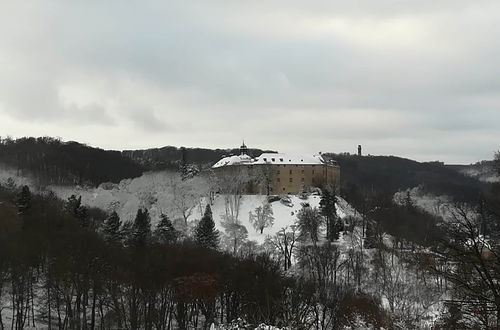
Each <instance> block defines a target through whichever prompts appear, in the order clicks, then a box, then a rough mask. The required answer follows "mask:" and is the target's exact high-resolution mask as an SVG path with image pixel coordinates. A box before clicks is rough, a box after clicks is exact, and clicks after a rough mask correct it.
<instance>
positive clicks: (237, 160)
mask: <svg viewBox="0 0 500 330" xmlns="http://www.w3.org/2000/svg"><path fill="white" fill-rule="evenodd" d="M251 163H252V158H251V157H250V156H248V155H235V156H229V157H224V158H222V159H221V160H219V161H218V162H217V163H215V165H214V166H212V167H213V168H216V167H222V166H228V165H243V164H251Z"/></svg>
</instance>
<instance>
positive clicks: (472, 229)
mask: <svg viewBox="0 0 500 330" xmlns="http://www.w3.org/2000/svg"><path fill="white" fill-rule="evenodd" d="M451 214H452V221H449V222H448V223H447V227H446V229H447V230H446V233H447V237H446V238H445V240H444V241H443V243H442V244H441V246H440V249H439V251H438V254H437V258H438V261H439V262H440V263H447V264H449V265H451V266H452V267H447V268H444V272H442V273H441V275H443V276H445V277H446V279H447V280H449V281H450V282H451V283H453V284H454V291H455V293H456V294H457V295H458V296H459V297H462V298H460V299H459V302H460V307H461V311H462V313H464V314H467V315H469V316H470V317H475V318H478V319H480V320H482V322H483V326H484V327H486V328H490V327H500V284H499V283H500V247H499V245H498V242H497V241H495V240H492V239H489V238H488V237H486V236H484V235H483V234H482V233H481V223H482V220H481V218H480V216H479V215H478V214H477V213H476V212H475V211H474V208H472V207H471V206H470V205H468V204H463V203H462V204H457V205H455V207H454V208H453V209H452V210H451ZM435 270H436V271H439V270H438V269H435ZM479 305H484V306H485V308H486V309H487V310H489V311H490V312H493V314H495V320H494V321H491V318H490V319H488V318H484V317H483V318H481V317H479V316H480V315H478V313H477V311H478V308H477V306H479ZM485 322H486V323H485ZM490 322H493V324H490Z"/></svg>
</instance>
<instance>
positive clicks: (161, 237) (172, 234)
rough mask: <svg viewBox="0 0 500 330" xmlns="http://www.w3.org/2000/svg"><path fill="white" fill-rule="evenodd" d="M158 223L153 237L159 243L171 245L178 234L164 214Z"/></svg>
mask: <svg viewBox="0 0 500 330" xmlns="http://www.w3.org/2000/svg"><path fill="white" fill-rule="evenodd" d="M160 217H161V219H160V222H159V223H158V225H157V226H156V230H155V236H156V238H157V239H158V241H159V242H160V243H172V242H175V241H176V240H177V236H178V233H177V231H176V230H175V228H174V225H173V224H172V221H170V219H169V218H168V216H167V215H166V214H162V215H161V216H160Z"/></svg>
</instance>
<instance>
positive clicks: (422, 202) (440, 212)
mask: <svg viewBox="0 0 500 330" xmlns="http://www.w3.org/2000/svg"><path fill="white" fill-rule="evenodd" d="M408 192H409V193H410V198H411V200H412V202H413V203H414V204H415V206H417V207H419V208H420V209H422V210H424V211H426V212H428V213H430V214H432V215H435V216H439V217H442V218H443V219H449V218H450V217H451V210H452V209H453V206H454V205H453V200H452V198H451V197H450V196H446V195H440V196H437V195H433V194H429V193H424V192H423V191H422V189H420V188H419V187H415V188H412V189H409V190H405V191H400V192H397V193H395V194H394V200H395V201H396V203H404V201H405V199H406V198H407V194H408Z"/></svg>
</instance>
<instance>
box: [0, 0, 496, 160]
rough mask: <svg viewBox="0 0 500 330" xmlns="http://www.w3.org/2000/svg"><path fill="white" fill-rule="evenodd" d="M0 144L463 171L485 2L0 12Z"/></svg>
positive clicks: (482, 54)
mask: <svg viewBox="0 0 500 330" xmlns="http://www.w3.org/2000/svg"><path fill="white" fill-rule="evenodd" d="M0 136H3V137H5V136H11V137H21V136H55V137H60V138H61V139H63V140H75V141H79V142H82V143H86V144H89V145H92V146H96V147H101V148H105V149H118V150H123V149H140V148H152V147H161V146H166V145H174V146H189V147H206V148H233V147H238V146H239V145H240V144H241V141H242V140H243V139H244V140H245V143H246V144H247V145H248V146H249V147H251V148H262V149H273V150H278V151H281V152H295V153H317V152H319V151H322V152H351V153H354V152H356V150H357V145H358V144H361V145H363V150H364V152H365V153H367V154H373V155H378V154H384V155H398V156H403V157H408V158H412V159H416V160H420V161H431V160H440V161H444V162H447V163H464V164H466V163H473V162H476V161H478V160H482V159H491V158H492V157H493V153H494V151H496V150H499V149H500V1H498V0H491V1H490V0H474V1H470V0H377V1H374V0H352V1H345V0H342V1H337V0H308V1H304V0H252V1H248V0H225V1H222V0H203V1H200V0H198V1H192V0H182V1H175V2H174V1H165V0H162V1H153V0H151V1H147V0H146V1H145V0H142V1H134V0H126V1H123V0H106V1H98V0H72V1H68V0H60V1H56V0H47V1H39V0H32V1H30V0H26V1H24V0H21V1H8V0H0Z"/></svg>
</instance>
